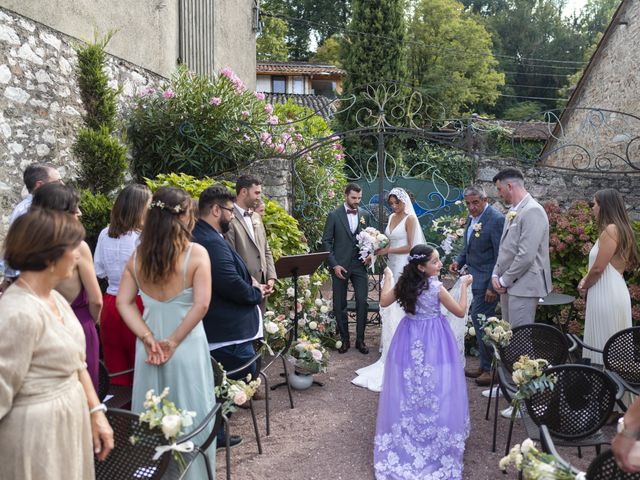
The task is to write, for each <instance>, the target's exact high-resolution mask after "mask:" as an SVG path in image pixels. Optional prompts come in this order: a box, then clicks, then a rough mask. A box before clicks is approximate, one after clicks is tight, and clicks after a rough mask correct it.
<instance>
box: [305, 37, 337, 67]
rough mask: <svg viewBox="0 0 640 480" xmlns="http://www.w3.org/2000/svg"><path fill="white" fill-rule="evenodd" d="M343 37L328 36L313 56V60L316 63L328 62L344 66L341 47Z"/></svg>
mask: <svg viewBox="0 0 640 480" xmlns="http://www.w3.org/2000/svg"><path fill="white" fill-rule="evenodd" d="M342 41H343V40H342V37H341V36H339V35H332V36H330V37H329V38H327V39H326V40H325V41H324V42H323V43H322V45H320V46H319V47H318V49H317V50H316V53H314V54H313V57H311V61H312V62H315V63H328V64H330V65H335V66H336V67H342V59H341V53H340V52H341V48H342Z"/></svg>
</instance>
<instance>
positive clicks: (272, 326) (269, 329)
mask: <svg viewBox="0 0 640 480" xmlns="http://www.w3.org/2000/svg"><path fill="white" fill-rule="evenodd" d="M264 329H265V330H266V331H267V333H276V332H277V331H278V325H276V324H275V323H273V322H267V323H265V324H264Z"/></svg>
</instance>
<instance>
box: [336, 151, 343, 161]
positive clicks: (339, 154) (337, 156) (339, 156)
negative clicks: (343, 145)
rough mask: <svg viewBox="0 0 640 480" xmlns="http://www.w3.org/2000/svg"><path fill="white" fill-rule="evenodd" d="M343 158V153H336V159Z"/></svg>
mask: <svg viewBox="0 0 640 480" xmlns="http://www.w3.org/2000/svg"><path fill="white" fill-rule="evenodd" d="M343 158H344V153H336V160H342V159H343Z"/></svg>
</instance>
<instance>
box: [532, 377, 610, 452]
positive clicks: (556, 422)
mask: <svg viewBox="0 0 640 480" xmlns="http://www.w3.org/2000/svg"><path fill="white" fill-rule="evenodd" d="M545 373H547V374H548V375H555V376H556V377H557V382H556V384H555V386H554V388H553V389H545V390H544V391H542V392H536V393H534V394H533V395H532V396H531V397H530V398H527V399H525V400H524V404H525V406H526V410H527V413H528V417H525V418H524V425H525V428H526V430H527V434H528V436H529V437H531V438H536V437H537V435H538V433H539V429H540V427H541V426H542V425H544V426H546V428H547V430H548V432H549V434H550V437H551V438H552V439H553V441H554V443H555V444H557V445H560V446H566V447H577V448H578V454H579V456H582V451H581V447H587V446H593V447H595V449H596V453H597V454H599V453H600V447H601V445H603V444H608V443H609V440H608V438H607V437H606V436H605V435H604V434H603V433H602V430H601V427H602V426H603V425H604V424H605V423H606V421H607V419H608V418H609V414H610V413H611V412H612V411H613V406H614V404H615V401H616V393H617V391H618V385H617V384H616V382H615V381H614V380H613V379H612V378H611V377H610V376H609V375H608V374H607V373H606V372H603V371H601V370H599V369H597V368H594V367H589V366H586V365H560V366H557V367H551V368H548V369H547V370H546V372H545Z"/></svg>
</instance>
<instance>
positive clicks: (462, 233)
mask: <svg viewBox="0 0 640 480" xmlns="http://www.w3.org/2000/svg"><path fill="white" fill-rule="evenodd" d="M456 235H457V236H459V237H461V236H462V235H464V229H463V228H459V229H457V230H456Z"/></svg>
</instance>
